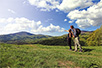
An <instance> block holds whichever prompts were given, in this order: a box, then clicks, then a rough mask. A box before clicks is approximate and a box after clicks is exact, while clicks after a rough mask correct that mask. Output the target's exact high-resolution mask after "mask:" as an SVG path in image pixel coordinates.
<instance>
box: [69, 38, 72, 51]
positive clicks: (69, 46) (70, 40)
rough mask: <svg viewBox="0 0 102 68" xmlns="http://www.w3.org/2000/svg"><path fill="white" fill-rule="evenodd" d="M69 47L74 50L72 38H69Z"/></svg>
mask: <svg viewBox="0 0 102 68" xmlns="http://www.w3.org/2000/svg"><path fill="white" fill-rule="evenodd" d="M69 47H70V49H72V47H71V38H69Z"/></svg>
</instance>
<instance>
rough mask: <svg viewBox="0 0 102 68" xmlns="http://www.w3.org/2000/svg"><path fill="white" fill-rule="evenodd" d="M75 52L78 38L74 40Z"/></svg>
mask: <svg viewBox="0 0 102 68" xmlns="http://www.w3.org/2000/svg"><path fill="white" fill-rule="evenodd" d="M74 45H75V51H77V38H75V39H74Z"/></svg>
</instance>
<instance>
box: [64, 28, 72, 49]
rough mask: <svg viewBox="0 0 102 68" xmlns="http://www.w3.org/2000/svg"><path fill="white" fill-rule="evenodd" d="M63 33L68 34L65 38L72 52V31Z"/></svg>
mask: <svg viewBox="0 0 102 68" xmlns="http://www.w3.org/2000/svg"><path fill="white" fill-rule="evenodd" d="M65 31H66V32H69V33H68V36H67V42H68V45H69V50H72V47H71V38H72V31H71V29H69V30H65Z"/></svg>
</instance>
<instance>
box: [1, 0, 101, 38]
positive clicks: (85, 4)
mask: <svg viewBox="0 0 102 68" xmlns="http://www.w3.org/2000/svg"><path fill="white" fill-rule="evenodd" d="M101 12H102V0H0V28H1V29H0V34H9V33H16V32H20V31H27V32H30V33H33V34H45V35H52V36H59V35H63V34H67V32H64V30H68V29H69V28H70V25H74V27H75V28H80V29H81V30H88V31H93V30H96V29H97V28H99V27H100V26H101V25H102V20H101V19H102V14H101Z"/></svg>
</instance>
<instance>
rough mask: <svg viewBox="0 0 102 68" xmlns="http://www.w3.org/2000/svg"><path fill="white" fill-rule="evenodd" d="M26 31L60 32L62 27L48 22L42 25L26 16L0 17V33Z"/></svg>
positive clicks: (62, 29)
mask: <svg viewBox="0 0 102 68" xmlns="http://www.w3.org/2000/svg"><path fill="white" fill-rule="evenodd" d="M20 31H28V32H31V33H48V32H62V31H64V28H61V27H60V26H55V25H53V24H50V25H49V26H47V27H44V26H43V25H42V23H41V21H38V22H35V21H34V20H29V19H27V18H23V17H22V18H8V19H5V18H0V34H8V33H15V32H20Z"/></svg>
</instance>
